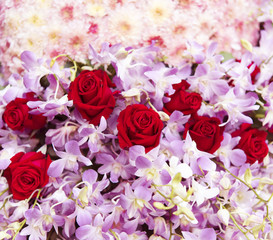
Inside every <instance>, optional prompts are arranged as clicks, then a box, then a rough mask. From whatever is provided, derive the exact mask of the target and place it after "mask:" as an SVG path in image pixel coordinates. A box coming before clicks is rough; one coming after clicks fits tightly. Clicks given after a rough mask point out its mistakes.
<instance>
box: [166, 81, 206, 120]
mask: <svg viewBox="0 0 273 240" xmlns="http://www.w3.org/2000/svg"><path fill="white" fill-rule="evenodd" d="M189 86H190V85H189V84H188V83H187V82H186V81H185V80H183V81H182V82H181V83H178V84H174V85H173V88H174V89H175V93H174V94H172V95H170V96H168V97H170V98H171V100H170V101H169V102H167V103H165V104H164V108H163V110H164V111H165V112H166V113H167V114H169V115H171V113H172V112H173V111H175V110H178V111H180V112H182V113H183V114H185V115H188V114H193V113H196V112H197V111H198V110H199V108H200V107H201V103H202V97H201V96H200V94H199V93H195V92H191V93H189V92H186V91H185V90H186V89H188V88H189Z"/></svg>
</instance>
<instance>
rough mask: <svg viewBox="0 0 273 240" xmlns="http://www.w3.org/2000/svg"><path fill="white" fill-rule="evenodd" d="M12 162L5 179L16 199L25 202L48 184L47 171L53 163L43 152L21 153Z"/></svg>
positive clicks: (5, 172) (6, 171)
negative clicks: (35, 191)
mask: <svg viewBox="0 0 273 240" xmlns="http://www.w3.org/2000/svg"><path fill="white" fill-rule="evenodd" d="M10 160H11V164H10V165H9V167H8V168H7V169H6V170H5V171H4V177H6V178H7V181H8V184H9V189H10V191H11V193H12V194H13V198H14V199H17V200H24V199H26V198H28V197H29V196H30V195H31V194H32V193H33V191H34V190H35V189H39V188H42V187H44V186H45V185H46V184H47V183H48V175H47V169H48V167H49V165H50V163H51V159H50V157H49V156H48V157H47V158H46V157H45V155H44V154H42V153H41V152H37V153H36V152H29V153H23V152H20V153H17V154H16V155H14V156H13V157H12V158H11V159H10ZM33 197H35V195H34V196H33Z"/></svg>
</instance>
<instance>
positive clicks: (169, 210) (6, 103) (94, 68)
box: [0, 26, 273, 240]
mask: <svg viewBox="0 0 273 240" xmlns="http://www.w3.org/2000/svg"><path fill="white" fill-rule="evenodd" d="M271 32H272V27H271V28H270V26H267V27H266V30H263V31H262V32H261V39H260V44H259V47H253V46H252V45H251V44H250V43H249V42H247V41H244V42H243V45H244V47H245V48H246V50H247V51H246V53H245V54H244V55H243V56H242V58H241V59H235V58H233V57H232V56H231V55H228V54H225V56H223V55H218V54H216V47H217V44H216V43H212V44H211V45H210V46H209V47H208V49H207V50H206V51H205V50H204V48H203V47H202V46H201V45H199V44H198V43H196V42H188V43H187V49H186V50H185V51H184V52H183V55H184V56H185V57H184V58H183V59H182V61H181V64H180V65H179V66H178V67H172V66H169V65H168V64H166V63H164V61H162V59H161V58H160V56H161V55H160V49H159V48H158V47H156V46H154V45H151V46H148V47H141V48H132V47H128V48H124V47H123V46H122V45H120V44H117V45H109V44H108V43H104V44H103V45H102V47H101V51H100V52H97V51H96V50H95V49H94V48H93V47H92V46H91V45H89V52H88V61H86V62H84V63H81V62H78V61H75V60H74V59H73V58H71V57H70V56H69V55H66V54H62V55H59V56H57V57H54V58H53V59H50V60H46V59H43V58H37V57H36V56H35V54H34V53H32V52H30V51H25V52H23V53H22V54H21V61H22V66H23V67H24V69H25V72H24V73H23V74H22V75H20V74H18V73H14V74H12V75H11V76H10V78H9V79H8V84H7V85H6V86H5V87H3V88H2V89H1V90H0V102H1V108H0V115H1V116H2V117H1V118H0V119H1V120H0V125H1V130H0V144H1V150H0V156H1V157H0V169H1V175H0V176H1V177H0V219H1V221H0V230H1V231H0V238H1V239H26V238H27V237H29V239H50V238H51V239H57V238H58V239H83V240H84V239H91V238H90V237H91V236H94V237H95V239H108V240H118V239H121V240H123V239H149V240H155V239H157V240H159V239H170V240H178V239H186V240H191V239H194V240H195V239H210V240H213V239H215V240H216V239H271V238H272V237H273V231H272V221H273V219H272V218H273V200H272V196H273V193H272V185H273V181H272V161H273V160H272V151H273V148H272V139H273V138H272V125H273V121H272V117H271V116H272V111H273V110H272V103H273V102H272V93H271V92H272V91H271V89H272V86H273V85H272V84H273V83H272V80H271V78H272V76H273V72H272V68H271V67H270V66H271V64H272V56H271V55H270V54H271V53H272V50H271V48H272V44H269V43H271V42H272V34H271ZM59 57H66V58H67V59H68V61H67V63H66V65H65V66H64V67H60V66H59V64H58V62H57V60H58V58H59ZM93 239H94V238H93Z"/></svg>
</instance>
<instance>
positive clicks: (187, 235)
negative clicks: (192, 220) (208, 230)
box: [182, 231, 199, 240]
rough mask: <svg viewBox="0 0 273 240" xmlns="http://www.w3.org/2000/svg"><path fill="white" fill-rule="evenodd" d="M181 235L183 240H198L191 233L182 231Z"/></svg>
mask: <svg viewBox="0 0 273 240" xmlns="http://www.w3.org/2000/svg"><path fill="white" fill-rule="evenodd" d="M182 234H183V237H184V238H185V240H199V239H198V237H196V236H195V235H194V234H193V233H190V232H184V231H183V232H182Z"/></svg>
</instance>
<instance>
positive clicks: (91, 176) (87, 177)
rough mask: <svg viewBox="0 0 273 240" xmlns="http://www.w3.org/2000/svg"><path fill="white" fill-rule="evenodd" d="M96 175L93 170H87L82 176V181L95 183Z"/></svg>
mask: <svg viewBox="0 0 273 240" xmlns="http://www.w3.org/2000/svg"><path fill="white" fill-rule="evenodd" d="M97 178H98V173H97V172H96V171H95V170H93V169H88V170H86V171H84V173H83V174H82V180H83V181H86V182H89V183H90V184H93V183H95V182H96V181H97Z"/></svg>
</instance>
